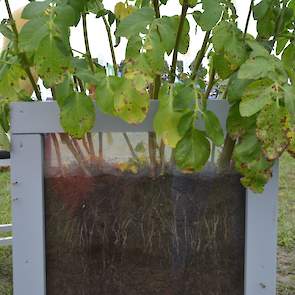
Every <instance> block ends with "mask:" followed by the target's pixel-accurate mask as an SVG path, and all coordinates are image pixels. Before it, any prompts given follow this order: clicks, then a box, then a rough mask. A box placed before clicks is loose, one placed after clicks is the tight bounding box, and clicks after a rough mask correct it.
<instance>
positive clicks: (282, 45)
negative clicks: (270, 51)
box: [276, 37, 289, 55]
mask: <svg viewBox="0 0 295 295" xmlns="http://www.w3.org/2000/svg"><path fill="white" fill-rule="evenodd" d="M288 41H289V39H288V38H285V37H279V38H278V41H277V48H276V55H280V54H281V53H282V51H283V50H284V49H285V46H286V45H287V43H288Z"/></svg>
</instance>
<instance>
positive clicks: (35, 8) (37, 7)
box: [22, 0, 52, 19]
mask: <svg viewBox="0 0 295 295" xmlns="http://www.w3.org/2000/svg"><path fill="white" fill-rule="evenodd" d="M51 2H52V0H48V1H34V2H30V3H29V4H28V5H26V6H25V8H24V10H23V12H22V18H24V19H33V18H35V17H39V16H41V15H43V14H44V12H45V10H46V9H47V8H48V6H49V5H50V3H51Z"/></svg>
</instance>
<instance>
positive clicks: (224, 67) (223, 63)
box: [213, 53, 236, 80]
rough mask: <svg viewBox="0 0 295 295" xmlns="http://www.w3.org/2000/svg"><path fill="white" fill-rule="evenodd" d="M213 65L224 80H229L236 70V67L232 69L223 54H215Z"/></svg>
mask: <svg viewBox="0 0 295 295" xmlns="http://www.w3.org/2000/svg"><path fill="white" fill-rule="evenodd" d="M213 64H214V68H215V69H216V72H217V74H218V76H219V77H220V78H221V79H223V80H225V79H227V78H228V77H229V76H230V75H231V74H232V73H233V72H234V71H235V70H236V67H232V66H231V63H230V62H229V61H228V59H226V58H225V57H224V55H223V54H216V53H214V54H213Z"/></svg>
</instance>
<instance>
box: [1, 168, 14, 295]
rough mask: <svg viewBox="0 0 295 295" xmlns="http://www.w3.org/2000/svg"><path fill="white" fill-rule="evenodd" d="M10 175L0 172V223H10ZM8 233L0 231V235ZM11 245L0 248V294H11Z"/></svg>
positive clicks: (3, 235)
mask: <svg viewBox="0 0 295 295" xmlns="http://www.w3.org/2000/svg"><path fill="white" fill-rule="evenodd" d="M9 182H10V177H9V173H8V172H0V224H8V223H11V207H10V205H11V204H10V191H9ZM7 235H8V234H4V233H0V237H5V236H7ZM11 252H12V251H11V247H1V248H0V295H11V294H12V259H11Z"/></svg>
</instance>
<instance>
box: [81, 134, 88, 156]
mask: <svg viewBox="0 0 295 295" xmlns="http://www.w3.org/2000/svg"><path fill="white" fill-rule="evenodd" d="M82 143H83V146H84V149H85V150H86V152H87V154H90V149H89V146H88V142H87V141H86V138H85V137H84V138H83V139H82Z"/></svg>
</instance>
